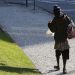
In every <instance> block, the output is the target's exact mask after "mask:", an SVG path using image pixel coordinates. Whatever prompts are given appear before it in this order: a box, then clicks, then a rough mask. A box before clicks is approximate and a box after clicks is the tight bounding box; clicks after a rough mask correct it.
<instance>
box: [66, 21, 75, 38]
mask: <svg viewBox="0 0 75 75" xmlns="http://www.w3.org/2000/svg"><path fill="white" fill-rule="evenodd" d="M67 34H68V39H72V38H75V25H74V22H73V21H72V22H71V23H70V24H69V25H68V28H67Z"/></svg>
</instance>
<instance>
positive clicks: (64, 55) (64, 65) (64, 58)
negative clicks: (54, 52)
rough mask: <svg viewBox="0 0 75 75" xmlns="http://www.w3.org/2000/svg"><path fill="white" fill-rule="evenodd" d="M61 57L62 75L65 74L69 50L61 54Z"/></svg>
mask: <svg viewBox="0 0 75 75" xmlns="http://www.w3.org/2000/svg"><path fill="white" fill-rule="evenodd" d="M62 56H63V73H64V74H66V73H67V72H66V63H67V59H69V49H67V50H65V51H64V52H63V53H62Z"/></svg>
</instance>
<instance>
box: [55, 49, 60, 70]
mask: <svg viewBox="0 0 75 75" xmlns="http://www.w3.org/2000/svg"><path fill="white" fill-rule="evenodd" d="M55 53H56V62H57V66H54V68H55V69H57V70H59V69H60V68H59V59H60V55H61V53H60V51H59V50H56V52H55Z"/></svg>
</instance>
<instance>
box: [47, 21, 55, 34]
mask: <svg viewBox="0 0 75 75" xmlns="http://www.w3.org/2000/svg"><path fill="white" fill-rule="evenodd" d="M48 28H49V29H50V30H51V32H53V33H54V32H55V25H54V23H53V21H52V22H48Z"/></svg>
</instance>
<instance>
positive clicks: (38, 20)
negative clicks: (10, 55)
mask: <svg viewBox="0 0 75 75" xmlns="http://www.w3.org/2000/svg"><path fill="white" fill-rule="evenodd" d="M0 10H1V11H0V24H1V27H2V28H3V29H4V30H5V31H6V32H7V33H9V35H10V36H11V37H12V38H13V39H14V41H15V42H16V43H17V44H18V45H19V46H20V47H21V48H22V49H23V51H24V52H25V53H26V54H27V55H28V57H29V58H30V59H31V60H32V62H33V63H34V64H35V66H36V68H37V69H39V71H41V73H42V74H43V75H62V58H61V60H60V67H61V69H60V71H54V68H53V66H54V65H55V64H56V60H55V53H54V52H55V50H54V49H53V45H54V39H53V36H51V35H50V36H47V35H46V31H47V29H48V28H47V23H48V20H50V19H52V17H53V16H52V15H51V14H49V13H47V12H45V11H43V10H41V9H38V8H36V10H35V11H34V10H33V7H30V8H26V7H24V6H16V5H14V6H13V5H9V6H3V7H2V6H1V7H0ZM69 43H70V45H71V49H70V60H69V61H68V63H67V71H68V74H66V75H75V60H74V59H75V51H74V48H75V44H74V43H75V39H72V40H69Z"/></svg>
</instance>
